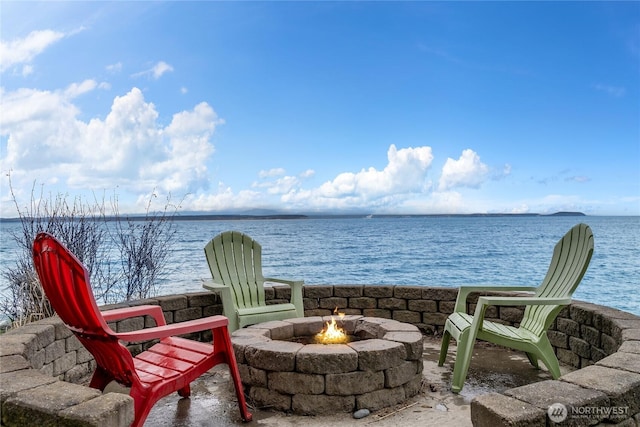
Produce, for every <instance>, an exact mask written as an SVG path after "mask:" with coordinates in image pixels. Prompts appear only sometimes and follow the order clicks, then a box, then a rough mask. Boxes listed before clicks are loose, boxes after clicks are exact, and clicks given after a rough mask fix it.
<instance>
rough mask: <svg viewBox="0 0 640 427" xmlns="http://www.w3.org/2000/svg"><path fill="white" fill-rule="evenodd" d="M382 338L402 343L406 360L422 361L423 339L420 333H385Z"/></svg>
mask: <svg viewBox="0 0 640 427" xmlns="http://www.w3.org/2000/svg"><path fill="white" fill-rule="evenodd" d="M382 338H383V339H385V340H388V341H395V342H399V343H402V344H403V345H404V348H405V351H406V352H407V360H422V350H423V345H422V340H423V337H422V334H421V333H420V332H387V333H385V334H384V335H383V337H382Z"/></svg>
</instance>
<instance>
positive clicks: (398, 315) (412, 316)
mask: <svg viewBox="0 0 640 427" xmlns="http://www.w3.org/2000/svg"><path fill="white" fill-rule="evenodd" d="M392 317H393V320H397V321H398V322H406V323H411V324H413V323H420V321H421V320H422V314H421V313H418V312H417V311H409V310H393V315H392Z"/></svg>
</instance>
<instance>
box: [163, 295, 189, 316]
mask: <svg viewBox="0 0 640 427" xmlns="http://www.w3.org/2000/svg"><path fill="white" fill-rule="evenodd" d="M156 299H157V300H158V303H159V304H160V307H162V311H165V312H166V311H176V310H182V309H183V308H187V307H188V306H189V301H188V299H187V297H186V296H185V295H168V296H161V297H157V298H156Z"/></svg>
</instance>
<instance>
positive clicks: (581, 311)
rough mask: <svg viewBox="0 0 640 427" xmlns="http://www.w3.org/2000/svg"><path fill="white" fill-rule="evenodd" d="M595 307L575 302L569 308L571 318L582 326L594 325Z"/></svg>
mask: <svg viewBox="0 0 640 427" xmlns="http://www.w3.org/2000/svg"><path fill="white" fill-rule="evenodd" d="M593 309H594V306H593V305H590V304H589V305H587V304H583V303H579V302H574V303H572V304H571V305H570V306H569V317H570V318H571V320H574V321H576V322H578V323H579V324H580V325H584V326H591V325H593Z"/></svg>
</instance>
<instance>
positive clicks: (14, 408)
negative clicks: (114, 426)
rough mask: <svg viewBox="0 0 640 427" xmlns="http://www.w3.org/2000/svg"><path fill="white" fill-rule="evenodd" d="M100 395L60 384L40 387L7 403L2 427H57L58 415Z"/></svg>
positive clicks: (23, 392) (18, 395)
mask: <svg viewBox="0 0 640 427" xmlns="http://www.w3.org/2000/svg"><path fill="white" fill-rule="evenodd" d="M101 394H102V393H100V391H98V390H95V389H92V388H89V387H83V386H80V385H77V384H69V383H65V382H63V381H57V382H54V383H51V384H46V385H42V386H40V387H36V388H32V389H28V390H24V391H21V392H19V393H17V394H16V395H15V396H13V397H11V398H9V399H7V400H6V401H5V402H4V405H2V421H3V424H5V425H25V426H26V425H31V426H33V425H42V426H47V425H51V426H54V425H58V420H57V416H58V413H59V412H60V411H62V410H64V409H67V408H70V407H72V406H75V405H78V404H80V403H83V402H87V401H89V400H91V399H95V398H96V397H98V396H100V395H101Z"/></svg>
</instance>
